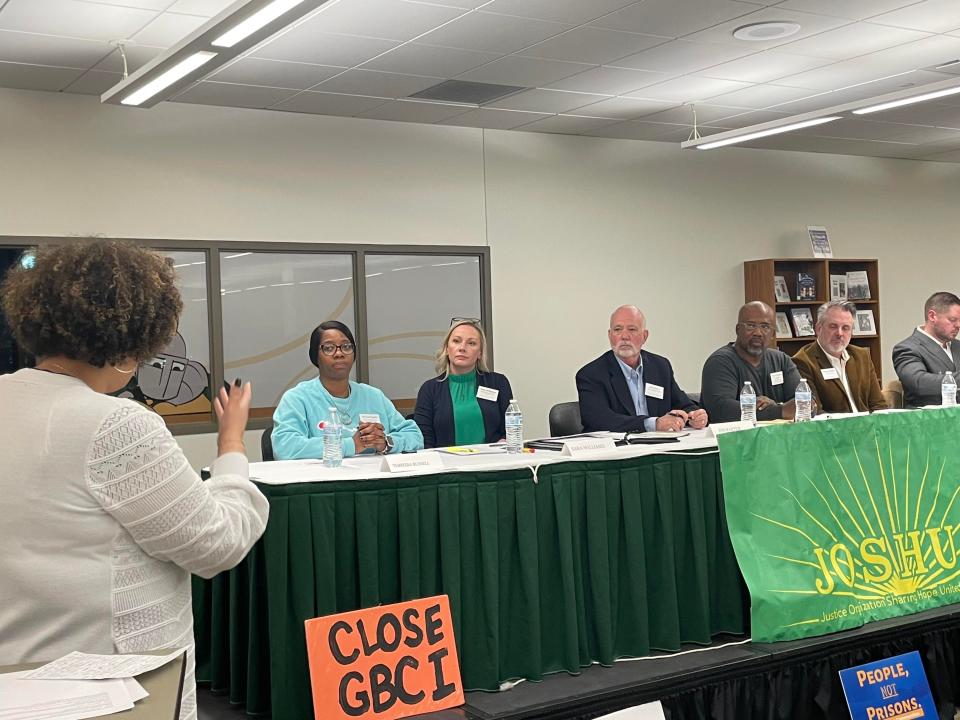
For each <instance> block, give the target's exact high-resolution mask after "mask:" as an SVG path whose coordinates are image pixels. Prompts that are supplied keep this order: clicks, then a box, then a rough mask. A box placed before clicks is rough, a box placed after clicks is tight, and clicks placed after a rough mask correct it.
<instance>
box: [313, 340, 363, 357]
mask: <svg viewBox="0 0 960 720" xmlns="http://www.w3.org/2000/svg"><path fill="white" fill-rule="evenodd" d="M354 349H355V348H354V345H353V343H352V342H345V343H340V344H339V345H337V344H336V343H332V342H327V343H322V344H321V345H320V352H322V353H323V354H324V355H335V354H336V352H337V350H339V351H340V352H342V353H343V354H344V355H353V351H354Z"/></svg>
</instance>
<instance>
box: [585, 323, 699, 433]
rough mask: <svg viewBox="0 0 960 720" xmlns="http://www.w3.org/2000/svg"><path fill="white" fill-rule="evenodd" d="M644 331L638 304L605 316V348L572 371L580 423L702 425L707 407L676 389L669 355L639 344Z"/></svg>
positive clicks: (616, 427) (643, 427) (639, 427)
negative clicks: (608, 324) (607, 339)
mask: <svg viewBox="0 0 960 720" xmlns="http://www.w3.org/2000/svg"><path fill="white" fill-rule="evenodd" d="M648 335H649V332H648V331H647V328H646V320H645V318H644V316H643V313H642V312H640V309H639V308H637V307H636V306H634V305H623V306H621V307H618V308H617V309H616V310H614V311H613V314H612V315H611V316H610V329H609V330H608V331H607V336H608V338H609V340H610V350H608V351H607V352H605V353H604V354H603V355H601V356H600V357H598V358H597V359H596V360H593V361H592V362H589V363H587V364H586V365H584V366H583V367H582V368H580V370H579V372H577V392H578V394H579V396H580V417H581V419H582V421H583V429H584V430H586V431H588V432H589V431H593V430H612V431H615V432H643V431H649V430H660V431H664V430H667V431H677V430H681V429H683V427H684V426H686V425H689V426H690V427H692V428H697V429H698V428H702V427H704V426H705V425H706V424H707V412H706V410H703V409H701V408H700V407H698V406H697V404H696V403H695V402H693V401H692V400H691V399H690V398H689V397H687V394H686V393H685V392H683V390H681V389H680V387H679V386H678V385H677V381H676V380H675V379H674V377H673V367H671V365H670V361H669V360H667V359H666V358H665V357H662V356H660V355H654V354H653V353H650V352H647V351H646V350H643V344H644V343H645V342H646V341H647V336H648Z"/></svg>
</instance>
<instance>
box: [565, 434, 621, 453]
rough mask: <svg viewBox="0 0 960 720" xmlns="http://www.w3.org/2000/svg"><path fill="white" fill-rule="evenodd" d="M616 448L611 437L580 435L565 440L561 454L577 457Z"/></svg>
mask: <svg viewBox="0 0 960 720" xmlns="http://www.w3.org/2000/svg"><path fill="white" fill-rule="evenodd" d="M616 449H617V446H616V444H615V443H614V442H613V438H611V437H579V438H572V439H570V440H564V441H563V450H562V451H561V452H560V454H561V455H563V456H564V457H572V458H577V457H583V456H584V455H593V454H595V453H602V452H609V451H610V450H616Z"/></svg>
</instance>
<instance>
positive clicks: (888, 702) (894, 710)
mask: <svg viewBox="0 0 960 720" xmlns="http://www.w3.org/2000/svg"><path fill="white" fill-rule="evenodd" d="M840 682H841V683H842V684H843V694H844V695H845V696H846V698H847V707H848V708H849V709H850V717H851V718H853V720H912V719H913V718H930V719H931V720H936V718H937V706H936V705H935V704H934V702H933V696H932V695H931V694H930V685H929V684H928V683H927V674H926V672H924V670H923V662H922V661H921V660H920V653H918V652H917V651H916V650H914V651H913V652H911V653H907V654H906V655H897V656H896V657H892V658H887V659H886V660H878V661H876V662H872V663H867V664H866V665H860V666H858V667H852V668H848V669H846V670H841V671H840Z"/></svg>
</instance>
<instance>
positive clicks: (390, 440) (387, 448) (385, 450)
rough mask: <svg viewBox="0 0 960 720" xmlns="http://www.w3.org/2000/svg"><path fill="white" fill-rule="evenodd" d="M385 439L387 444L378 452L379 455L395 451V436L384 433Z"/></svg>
mask: <svg viewBox="0 0 960 720" xmlns="http://www.w3.org/2000/svg"><path fill="white" fill-rule="evenodd" d="M383 439H384V440H385V441H386V443H387V444H386V446H385V447H384V448H383V450H381V451H380V452H378V453H377V454H378V455H386V454H387V453H390V452H393V438H392V437H390V436H389V435H384V436H383Z"/></svg>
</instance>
